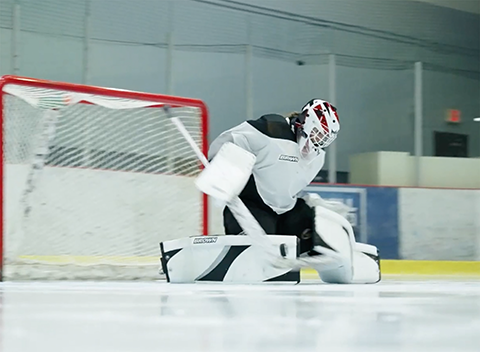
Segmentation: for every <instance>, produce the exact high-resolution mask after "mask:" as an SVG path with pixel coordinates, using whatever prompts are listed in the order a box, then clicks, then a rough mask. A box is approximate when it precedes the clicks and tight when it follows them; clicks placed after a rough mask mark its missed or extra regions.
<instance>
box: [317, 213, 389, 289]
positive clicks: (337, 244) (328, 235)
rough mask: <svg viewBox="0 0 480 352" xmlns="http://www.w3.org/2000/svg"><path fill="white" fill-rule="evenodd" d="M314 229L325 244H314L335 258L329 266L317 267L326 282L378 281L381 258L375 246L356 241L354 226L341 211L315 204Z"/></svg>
mask: <svg viewBox="0 0 480 352" xmlns="http://www.w3.org/2000/svg"><path fill="white" fill-rule="evenodd" d="M315 230H316V232H317V234H318V235H319V236H320V238H321V239H322V241H323V242H324V244H323V245H322V246H317V247H315V250H316V251H318V252H320V253H322V254H323V255H326V256H330V257H331V258H332V259H333V261H332V264H331V265H329V266H325V265H323V266H318V267H314V269H315V270H317V272H318V274H319V276H320V278H321V279H322V280H323V281H324V282H327V283H341V284H350V283H359V284H360V283H363V284H366V283H376V282H379V281H380V278H381V275H380V261H379V255H378V250H377V248H376V247H375V246H372V245H368V244H363V243H357V242H355V237H354V234H353V228H352V226H351V225H350V223H348V221H347V220H346V219H345V218H343V217H342V216H341V215H339V214H338V213H336V212H334V211H332V210H329V209H327V208H324V207H321V206H316V207H315Z"/></svg>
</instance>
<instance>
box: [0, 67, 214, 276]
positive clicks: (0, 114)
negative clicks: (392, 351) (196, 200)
mask: <svg viewBox="0 0 480 352" xmlns="http://www.w3.org/2000/svg"><path fill="white" fill-rule="evenodd" d="M9 84H15V85H20V86H27V87H34V88H44V89H54V90H55V89H57V90H63V91H69V92H75V93H83V94H94V95H102V96H107V97H113V98H123V99H133V100H141V101H149V102H158V105H151V106H148V107H146V108H147V109H150V108H161V107H163V106H165V105H168V106H170V107H172V108H174V107H180V106H188V107H194V108H198V109H199V110H200V126H201V144H202V145H201V150H202V152H203V154H204V155H207V154H208V122H209V116H208V109H207V106H206V104H205V103H204V102H203V101H202V100H200V99H194V98H185V97H178V96H171V95H164V94H155V93H145V92H137V91H131V90H124V89H116V88H107V87H99V86H90V85H84V84H77V83H67V82H59V81H51V80H45V79H37V78H30V77H22V76H14V75H5V76H2V77H0V122H1V125H2V129H1V131H0V137H1V140H2V143H1V144H0V153H1V155H2V164H1V166H0V178H1V180H2V186H1V187H0V199H1V202H0V211H1V213H2V219H1V220H2V221H1V222H0V281H3V269H4V257H5V256H4V250H5V248H4V231H5V230H4V221H5V218H4V217H5V214H4V202H3V200H4V189H3V187H4V165H5V155H4V145H3V141H4V121H5V116H4V105H3V101H4V99H3V97H4V95H5V94H8V93H5V92H4V87H5V86H6V85H9ZM79 104H91V103H90V102H86V101H80V102H79ZM200 168H203V166H202V165H200ZM201 197H202V215H201V221H202V227H201V232H202V234H203V235H207V234H208V228H209V215H208V213H209V212H208V196H207V195H206V194H204V193H202V195H201Z"/></svg>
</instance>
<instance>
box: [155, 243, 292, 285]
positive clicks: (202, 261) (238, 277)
mask: <svg viewBox="0 0 480 352" xmlns="http://www.w3.org/2000/svg"><path fill="white" fill-rule="evenodd" d="M269 239H270V240H271V241H272V243H273V244H274V245H276V247H277V248H278V255H279V256H283V257H286V258H290V259H294V258H296V255H297V238H296V237H295V236H278V235H272V236H269ZM252 244H253V243H252V240H251V239H250V237H249V236H236V235H226V236H198V237H186V238H180V239H176V240H171V241H165V242H162V243H161V244H160V250H161V262H162V268H163V271H164V272H165V274H166V276H167V281H168V282H172V283H194V282H230V283H244V284H245V283H248V284H252V283H264V282H267V283H268V282H284V283H294V284H295V283H298V282H299V281H300V272H299V271H298V270H296V271H295V270H292V269H291V268H278V267H274V266H273V265H272V264H271V263H270V261H268V260H267V257H266V256H265V252H264V250H263V249H262V248H261V247H259V246H255V245H252ZM280 248H281V250H282V251H280Z"/></svg>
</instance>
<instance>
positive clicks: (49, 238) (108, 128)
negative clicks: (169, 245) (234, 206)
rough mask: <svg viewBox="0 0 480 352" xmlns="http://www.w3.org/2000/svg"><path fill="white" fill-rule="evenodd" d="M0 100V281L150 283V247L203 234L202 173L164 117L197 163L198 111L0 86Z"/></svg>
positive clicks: (68, 86)
mask: <svg viewBox="0 0 480 352" xmlns="http://www.w3.org/2000/svg"><path fill="white" fill-rule="evenodd" d="M0 95H1V98H0V118H1V120H2V126H3V128H2V132H1V133H2V144H1V148H2V150H1V151H2V166H1V167H0V174H1V176H2V180H3V183H2V187H1V189H0V195H1V197H2V205H0V207H1V210H2V217H3V221H2V222H1V224H0V233H1V236H0V263H4V264H1V265H2V266H1V268H0V269H1V274H2V277H4V276H5V277H7V278H8V275H5V269H8V267H9V266H10V265H11V266H12V267H19V268H21V270H20V271H21V273H20V274H19V273H17V271H15V270H14V271H13V273H12V274H11V277H12V278H17V277H20V278H25V277H26V278H30V277H33V278H37V277H39V278H40V277H41V272H42V270H45V268H48V270H50V268H51V267H60V274H59V276H60V277H62V278H64V277H67V278H69V277H71V278H83V277H86V278H92V277H91V276H92V274H91V273H92V272H93V271H95V270H93V269H92V268H94V267H101V268H104V267H108V268H109V269H107V270H105V273H100V272H99V273H98V275H97V273H96V274H94V275H93V277H97V276H98V277H103V276H108V277H114V278H118V277H122V278H123V277H130V276H129V275H130V274H129V275H124V274H123V270H125V271H128V270H130V269H132V268H134V269H135V267H137V269H138V268H140V267H141V270H139V271H141V272H142V273H141V274H136V273H133V274H132V277H134V278H137V277H141V276H143V273H145V272H148V273H147V274H146V276H147V277H154V276H155V275H152V273H153V272H152V271H151V269H152V265H153V261H154V259H153V258H155V255H156V253H157V252H158V242H160V241H161V240H166V239H170V238H172V237H185V236H191V235H198V234H204V235H206V234H207V233H208V228H209V225H208V221H209V220H208V217H209V216H208V200H207V196H206V195H204V194H200V192H198V191H196V189H195V188H194V186H193V187H192V185H193V179H194V176H195V175H197V174H198V172H199V171H200V169H201V164H200V162H198V161H197V160H196V158H195V155H194V153H193V151H191V149H190V148H189V146H188V144H187V142H186V141H185V140H184V139H183V137H182V136H181V135H180V133H178V131H176V130H175V128H174V126H173V124H171V122H169V119H168V116H167V115H168V114H166V113H165V111H164V109H163V108H164V107H166V106H168V107H169V108H170V111H171V113H172V114H173V115H174V116H179V117H180V118H181V119H182V121H183V122H184V124H185V125H186V127H187V129H188V130H189V132H190V133H191V134H192V135H193V136H194V139H195V140H196V142H197V144H198V145H199V147H200V148H201V150H202V151H203V152H204V154H205V155H206V154H207V151H208V142H207V136H208V111H207V107H206V105H205V103H204V102H203V101H201V100H198V99H190V98H183V97H175V96H168V95H161V94H152V93H142V92H135V91H129V90H121V89H113V88H104V87H97V86H88V85H81V84H72V83H65V82H54V81H48V80H41V79H33V78H26V77H17V76H3V77H1V78H0ZM195 192H197V193H198V197H197V196H195V197H197V198H196V200H195V197H193V194H194V193H195ZM160 198H165V199H160ZM130 201H131V203H130ZM197 208H198V209H197ZM197 213H198V214H197ZM191 218H192V219H193V218H195V220H192V219H191ZM195 224H196V225H198V227H196V226H195ZM195 227H196V228H195ZM142 233H143V234H144V235H145V237H146V239H144V238H142ZM107 237H108V240H107ZM155 242H156V243H155ZM152 246H153V247H152ZM157 259H158V258H157ZM147 262H148V263H147ZM31 268H36V269H38V270H36V271H39V272H40V274H37V273H36V272H35V273H33V274H31V273H30V270H31ZM125 268H128V270H127V269H125ZM77 269H78V270H77ZM65 270H66V271H67V272H68V273H67V274H65V273H64V272H63V271H65ZM70 270H72V271H73V272H75V273H73V274H72V273H70ZM102 270H103V269H100V271H102ZM149 270H150V271H149ZM133 271H135V270H133ZM77 272H78V273H79V274H77ZM112 273H113V274H112ZM155 274H156V271H155ZM117 276H118V277H117Z"/></svg>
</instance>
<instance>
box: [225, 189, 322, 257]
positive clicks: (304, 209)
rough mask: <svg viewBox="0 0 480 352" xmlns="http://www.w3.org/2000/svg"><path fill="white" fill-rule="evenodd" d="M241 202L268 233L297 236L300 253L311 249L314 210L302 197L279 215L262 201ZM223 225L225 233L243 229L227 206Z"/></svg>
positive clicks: (233, 233) (238, 231)
mask: <svg viewBox="0 0 480 352" xmlns="http://www.w3.org/2000/svg"><path fill="white" fill-rule="evenodd" d="M243 202H244V203H245V205H246V206H247V208H248V209H249V210H250V212H251V213H252V215H253V217H254V218H255V219H257V221H258V223H259V224H260V226H261V227H262V228H263V229H264V230H265V232H266V233H267V234H268V235H293V236H297V237H298V238H299V239H300V245H299V247H300V253H303V252H307V251H309V250H311V249H312V247H313V239H312V234H313V233H314V229H315V224H314V221H315V212H314V210H313V209H312V208H310V207H309V206H308V205H307V204H306V203H305V201H304V200H303V199H300V198H299V199H297V203H296V204H295V206H294V207H293V209H292V210H290V211H288V212H286V213H284V214H281V215H278V214H277V213H275V212H274V211H273V210H272V209H271V208H270V207H268V206H267V205H265V204H264V203H263V202H262V203H259V202H252V201H249V200H247V199H245V200H243ZM223 225H224V227H225V233H226V234H227V235H238V234H239V233H241V232H242V231H243V229H242V228H241V227H240V225H239V224H238V222H237V220H236V219H235V217H234V216H233V214H232V212H231V211H230V209H228V207H225V209H224V211H223Z"/></svg>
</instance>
